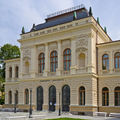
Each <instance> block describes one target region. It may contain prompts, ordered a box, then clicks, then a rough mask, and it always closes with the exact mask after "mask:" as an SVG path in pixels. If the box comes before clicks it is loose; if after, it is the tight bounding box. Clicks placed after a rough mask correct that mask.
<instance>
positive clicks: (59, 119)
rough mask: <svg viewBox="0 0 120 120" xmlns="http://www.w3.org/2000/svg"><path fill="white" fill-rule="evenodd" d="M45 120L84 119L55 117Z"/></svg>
mask: <svg viewBox="0 0 120 120" xmlns="http://www.w3.org/2000/svg"><path fill="white" fill-rule="evenodd" d="M47 120H85V119H79V118H55V119H47Z"/></svg>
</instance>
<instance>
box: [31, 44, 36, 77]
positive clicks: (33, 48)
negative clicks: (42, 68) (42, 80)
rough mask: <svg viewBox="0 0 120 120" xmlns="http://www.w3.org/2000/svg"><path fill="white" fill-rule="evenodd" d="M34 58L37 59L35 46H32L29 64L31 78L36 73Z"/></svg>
mask: <svg viewBox="0 0 120 120" xmlns="http://www.w3.org/2000/svg"><path fill="white" fill-rule="evenodd" d="M36 60H37V57H36V46H33V47H32V50H31V65H30V74H31V77H32V78H35V75H36V68H37V65H36V63H37V62H36Z"/></svg>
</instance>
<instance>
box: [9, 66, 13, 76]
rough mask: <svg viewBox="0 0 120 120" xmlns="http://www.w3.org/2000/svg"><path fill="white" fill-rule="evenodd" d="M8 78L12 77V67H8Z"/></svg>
mask: <svg viewBox="0 0 120 120" xmlns="http://www.w3.org/2000/svg"><path fill="white" fill-rule="evenodd" d="M9 78H12V67H10V68H9Z"/></svg>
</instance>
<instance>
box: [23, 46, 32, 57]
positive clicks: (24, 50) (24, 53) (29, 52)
mask: <svg viewBox="0 0 120 120" xmlns="http://www.w3.org/2000/svg"><path fill="white" fill-rule="evenodd" d="M24 58H29V59H30V58H31V50H30V48H26V49H23V59H24Z"/></svg>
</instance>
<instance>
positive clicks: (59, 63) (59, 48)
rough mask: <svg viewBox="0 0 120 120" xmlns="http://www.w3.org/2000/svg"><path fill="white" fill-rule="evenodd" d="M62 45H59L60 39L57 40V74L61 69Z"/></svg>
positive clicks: (59, 73)
mask: <svg viewBox="0 0 120 120" xmlns="http://www.w3.org/2000/svg"><path fill="white" fill-rule="evenodd" d="M61 47H62V45H61V41H58V68H57V70H56V71H57V72H56V74H57V75H59V76H60V75H61V71H62V68H63V56H62V48H61Z"/></svg>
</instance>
